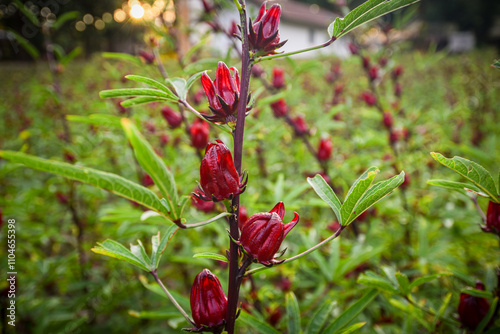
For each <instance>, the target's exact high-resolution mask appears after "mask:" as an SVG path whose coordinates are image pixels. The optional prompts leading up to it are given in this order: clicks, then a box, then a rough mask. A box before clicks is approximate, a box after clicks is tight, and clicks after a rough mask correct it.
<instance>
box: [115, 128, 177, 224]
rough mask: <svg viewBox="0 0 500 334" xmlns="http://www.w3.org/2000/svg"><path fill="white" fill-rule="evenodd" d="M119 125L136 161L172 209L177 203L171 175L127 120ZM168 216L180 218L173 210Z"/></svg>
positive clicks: (175, 188) (174, 218)
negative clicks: (130, 145)
mask: <svg viewBox="0 0 500 334" xmlns="http://www.w3.org/2000/svg"><path fill="white" fill-rule="evenodd" d="M121 123H122V127H123V130H124V131H125V134H126V136H127V138H128V140H129V141H130V144H132V147H133V149H134V153H135V156H136V158H137V161H138V162H139V164H140V165H141V167H142V168H144V170H145V171H146V173H148V174H149V175H150V176H151V178H152V179H153V181H154V183H155V184H156V185H157V186H158V189H160V192H161V194H162V195H163V196H164V197H165V199H166V200H167V202H168V204H169V208H170V209H172V208H173V207H174V206H175V205H177V203H178V202H179V197H178V195H177V187H176V185H175V180H174V177H173V175H172V173H171V172H170V171H169V170H168V168H167V166H166V165H165V163H164V162H163V160H162V159H161V158H160V157H159V156H158V155H157V154H156V153H155V151H154V149H153V147H151V145H150V144H149V143H148V141H147V140H146V139H145V138H144V137H143V136H142V134H141V133H140V132H139V130H137V128H136V127H135V125H134V124H133V123H132V122H131V121H130V120H129V119H127V118H123V119H122V121H121ZM169 214H170V217H172V219H173V220H178V219H179V218H180V217H179V216H177V212H176V211H175V210H171V212H169Z"/></svg>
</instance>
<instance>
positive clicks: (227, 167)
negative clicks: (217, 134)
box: [194, 140, 247, 202]
mask: <svg viewBox="0 0 500 334" xmlns="http://www.w3.org/2000/svg"><path fill="white" fill-rule="evenodd" d="M246 183H247V180H244V181H243V176H242V177H240V176H239V175H238V172H236V168H235V167H234V163H233V157H232V155H231V151H229V149H228V148H227V146H226V145H224V143H223V142H222V141H220V140H216V142H215V143H210V144H208V147H207V150H206V152H205V157H204V158H203V160H201V166H200V188H201V189H200V190H201V191H200V192H199V193H194V196H196V197H198V198H199V199H202V200H204V201H214V202H218V201H223V200H225V199H232V198H233V197H234V196H236V195H239V194H241V193H242V192H243V191H245V187H246Z"/></svg>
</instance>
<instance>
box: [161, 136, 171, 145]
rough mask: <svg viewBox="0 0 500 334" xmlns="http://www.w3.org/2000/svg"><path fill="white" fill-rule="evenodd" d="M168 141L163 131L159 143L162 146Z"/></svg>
mask: <svg viewBox="0 0 500 334" xmlns="http://www.w3.org/2000/svg"><path fill="white" fill-rule="evenodd" d="M168 141H169V138H168V135H167V134H165V133H164V134H162V135H160V145H161V146H162V147H164V146H165V145H167V144H168Z"/></svg>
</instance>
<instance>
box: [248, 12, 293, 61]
mask: <svg viewBox="0 0 500 334" xmlns="http://www.w3.org/2000/svg"><path fill="white" fill-rule="evenodd" d="M280 16H281V6H280V5H272V6H271V8H269V9H266V3H265V2H264V3H263V4H262V6H261V7H260V11H259V15H257V18H256V19H255V21H254V22H253V23H252V19H250V24H249V29H248V32H249V34H248V42H249V44H250V51H251V52H253V53H255V54H256V55H257V56H266V55H271V54H275V53H276V49H279V48H280V47H282V46H283V45H284V44H285V43H286V41H282V42H280V35H279V30H278V25H279V22H280Z"/></svg>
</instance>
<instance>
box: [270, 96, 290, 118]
mask: <svg viewBox="0 0 500 334" xmlns="http://www.w3.org/2000/svg"><path fill="white" fill-rule="evenodd" d="M271 108H272V109H273V113H274V117H276V118H280V117H283V116H285V115H286V114H288V105H287V104H286V102H285V100H284V99H279V100H278V101H276V102H273V103H271Z"/></svg>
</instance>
